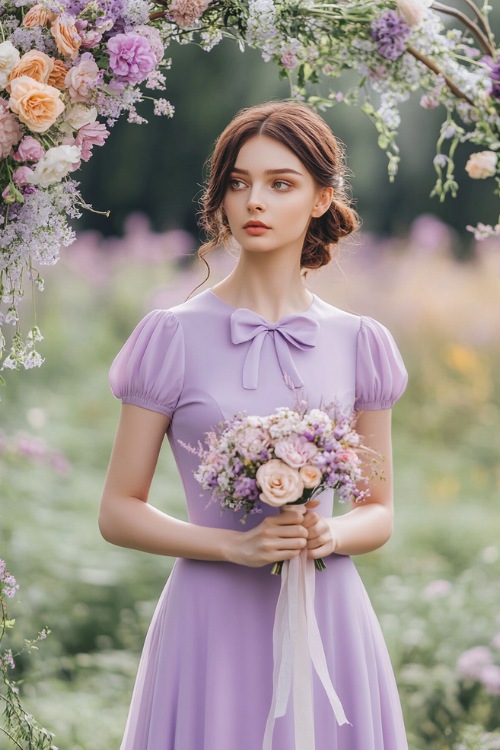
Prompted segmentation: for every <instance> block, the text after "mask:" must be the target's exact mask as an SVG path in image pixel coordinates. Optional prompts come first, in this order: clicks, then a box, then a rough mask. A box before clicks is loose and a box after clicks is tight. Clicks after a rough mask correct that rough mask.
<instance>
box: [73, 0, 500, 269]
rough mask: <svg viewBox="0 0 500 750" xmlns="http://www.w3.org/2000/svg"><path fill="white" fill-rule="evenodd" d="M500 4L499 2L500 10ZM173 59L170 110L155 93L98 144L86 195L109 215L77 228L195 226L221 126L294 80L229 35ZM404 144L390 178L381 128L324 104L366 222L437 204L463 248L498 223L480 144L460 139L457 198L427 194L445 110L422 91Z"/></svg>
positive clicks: (176, 50)
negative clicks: (477, 161) (163, 111)
mask: <svg viewBox="0 0 500 750" xmlns="http://www.w3.org/2000/svg"><path fill="white" fill-rule="evenodd" d="M499 11H500V8H499V9H497V12H498V15H500V12H499ZM167 56H168V57H171V59H172V69H171V70H170V71H169V72H168V74H167V91H166V92H161V94H160V95H161V96H165V97H166V98H168V99H169V100H170V101H171V103H172V104H173V105H174V107H175V110H176V113H175V115H174V117H173V118H172V119H166V118H164V117H154V116H153V115H152V106H148V105H151V102H146V103H145V105H143V109H142V111H141V114H143V115H144V116H145V117H147V118H148V120H149V123H148V124H147V125H141V126H138V125H130V124H128V123H127V122H126V121H122V122H119V123H118V124H117V125H116V126H115V127H114V128H113V129H112V131H111V135H110V137H109V139H108V141H107V143H106V145H105V147H104V148H102V149H99V148H96V149H95V150H94V156H93V158H92V159H91V161H90V162H89V163H88V164H86V165H84V168H83V170H82V175H81V184H82V191H83V195H84V197H85V199H86V200H87V201H88V202H89V203H91V204H92V205H93V207H94V208H95V209H98V210H110V212H111V213H110V217H109V218H107V219H106V218H104V217H102V216H99V215H96V214H92V213H90V212H85V213H84V216H83V217H82V219H81V220H80V222H79V225H78V226H79V228H80V229H98V230H99V231H101V232H102V233H103V234H105V235H110V234H114V235H120V234H122V231H123V223H124V220H125V219H126V217H127V215H128V214H129V213H131V212H137V211H139V212H142V213H144V214H145V215H146V216H148V217H149V219H150V221H151V224H152V226H153V228H154V229H155V230H157V231H162V230H165V229H170V228H182V229H186V230H188V231H189V232H191V233H192V234H193V235H194V236H195V237H197V236H198V229H197V224H196V213H197V210H198V199H199V197H200V194H201V189H202V184H203V180H204V176H205V170H204V165H205V162H206V160H207V158H208V156H209V155H210V152H211V149H212V147H213V144H214V142H215V139H216V138H217V136H218V134H219V133H220V132H221V130H222V129H223V128H224V127H225V125H226V124H227V123H228V121H229V120H230V119H231V117H232V116H233V115H234V114H235V113H236V112H237V111H238V110H239V109H241V108H242V107H246V106H249V105H252V104H256V103H260V102H264V101H267V100H269V99H276V98H282V97H287V96H288V95H289V93H290V88H289V83H288V81H280V80H279V79H278V72H277V69H276V68H275V67H274V66H273V64H272V63H264V62H263V61H262V59H261V57H260V52H257V51H255V50H250V49H248V50H246V51H245V52H244V53H241V52H240V50H239V48H238V47H237V45H236V44H235V43H234V42H231V41H228V40H226V41H224V42H222V43H221V44H220V45H218V46H217V47H216V48H215V49H214V50H213V51H212V52H210V53H207V52H204V51H203V50H201V49H200V48H198V47H196V46H195V45H183V46H181V45H172V46H171V47H170V48H169V49H168V50H167ZM401 115H402V124H401V128H400V137H399V146H400V150H401V164H400V170H399V174H398V175H397V177H396V179H395V181H394V182H393V183H390V182H389V179H388V176H387V162H386V156H385V154H384V152H383V151H381V150H380V149H379V148H378V146H377V134H376V132H375V129H374V128H373V126H372V125H371V123H370V122H369V121H368V120H367V118H366V117H365V115H363V114H362V113H361V112H360V111H359V110H357V109H354V108H350V107H348V106H346V105H344V104H338V105H336V106H335V107H334V108H332V109H331V110H328V111H327V112H325V113H323V116H324V117H325V119H326V120H327V121H328V123H329V124H330V126H331V127H332V129H333V130H334V132H335V133H336V134H337V135H338V136H339V137H340V139H341V140H342V141H343V142H344V144H345V145H346V148H347V161H348V165H349V168H350V170H351V171H352V173H353V177H352V191H353V196H354V199H355V203H356V206H357V209H358V211H359V212H360V214H361V217H362V220H363V226H364V229H365V230H366V231H370V232H375V233H377V234H386V235H393V236H403V235H404V234H405V233H406V232H407V229H408V227H409V225H410V224H411V222H412V221H413V220H414V219H415V217H417V216H418V215H420V214H422V213H432V214H434V215H435V216H438V217H439V218H441V219H442V220H443V221H444V222H446V223H447V224H449V225H450V226H451V227H453V228H455V229H456V231H457V253H458V254H459V255H460V254H463V255H464V256H466V255H467V254H468V252H469V249H470V247H471V245H472V242H473V240H472V235H471V234H470V233H469V232H467V231H466V229H465V227H466V225H467V224H469V223H470V224H476V223H477V222H478V221H484V222H486V223H495V222H496V221H497V219H498V212H499V201H498V197H496V196H494V195H493V180H492V179H489V180H484V181H478V180H475V181H474V180H471V179H469V177H468V176H467V174H466V173H465V172H464V165H465V162H466V160H467V158H468V156H469V155H470V153H471V152H472V151H474V150H477V148H476V149H475V148H474V147H473V146H468V145H466V146H462V147H461V148H460V149H459V154H458V157H457V160H456V171H457V176H458V181H459V183H460V190H459V193H458V196H457V198H456V199H455V200H453V199H451V198H448V199H447V200H446V201H445V202H444V203H440V202H439V200H438V199H436V198H430V197H429V194H430V192H431V190H432V187H433V185H434V181H435V173H434V167H433V163H432V160H433V156H434V154H435V144H436V140H437V138H438V135H439V127H440V124H441V121H442V119H443V110H442V108H439V109H437V110H435V111H425V110H423V109H422V108H421V107H420V105H419V94H418V93H417V94H416V95H414V96H413V98H412V99H411V101H409V102H407V103H405V104H404V105H403V106H402V107H401Z"/></svg>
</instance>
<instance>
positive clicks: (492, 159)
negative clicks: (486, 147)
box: [465, 151, 498, 180]
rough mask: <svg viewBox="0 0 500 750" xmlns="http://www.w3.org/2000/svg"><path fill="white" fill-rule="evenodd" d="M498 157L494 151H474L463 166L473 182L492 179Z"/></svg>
mask: <svg viewBox="0 0 500 750" xmlns="http://www.w3.org/2000/svg"><path fill="white" fill-rule="evenodd" d="M497 162H498V156H497V155H496V154H495V152H494V151H476V153H475V154H472V156H471V157H470V159H469V161H468V162H467V164H466V165H465V170H466V172H467V174H468V175H469V177H472V179H473V180H485V179H486V178H487V177H493V176H494V174H495V172H496V171H497Z"/></svg>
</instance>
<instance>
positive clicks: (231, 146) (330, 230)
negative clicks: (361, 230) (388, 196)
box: [198, 101, 359, 269]
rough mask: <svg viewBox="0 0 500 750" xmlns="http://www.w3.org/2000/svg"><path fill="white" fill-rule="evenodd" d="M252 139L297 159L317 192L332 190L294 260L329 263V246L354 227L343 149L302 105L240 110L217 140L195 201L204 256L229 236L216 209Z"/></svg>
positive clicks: (287, 103)
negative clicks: (203, 238)
mask: <svg viewBox="0 0 500 750" xmlns="http://www.w3.org/2000/svg"><path fill="white" fill-rule="evenodd" d="M256 135H266V136H268V137H269V138H274V139H275V140H276V141H278V142H279V143H283V144H284V145H285V146H287V147H288V148H289V149H290V150H291V151H292V152H293V153H294V154H295V156H297V157H298V159H300V161H301V162H302V164H303V165H304V166H305V168H306V169H307V171H308V172H309V173H310V175H311V176H312V177H313V179H314V180H315V181H316V183H317V185H318V186H319V187H333V189H334V197H333V201H332V203H331V206H330V207H329V209H328V210H327V211H326V213H325V214H323V216H320V217H318V218H313V219H311V223H310V225H309V229H308V232H307V235H306V238H305V241H304V247H303V249H302V255H301V258H300V265H301V268H306V269H312V268H320V267H321V266H324V265H326V264H327V263H329V261H330V260H331V251H332V247H333V245H336V244H337V243H338V241H339V240H340V239H342V237H347V235H349V234H351V232H353V231H354V230H355V229H357V227H358V226H359V221H358V216H357V214H356V212H355V211H354V210H353V209H352V208H351V206H350V200H349V198H348V197H347V194H346V185H345V176H346V173H347V168H346V166H345V161H344V151H343V146H342V144H341V143H340V141H339V140H338V139H337V138H336V137H335V136H334V134H333V133H332V131H331V130H330V128H329V127H328V125H327V124H326V122H325V121H324V120H323V119H322V118H321V117H320V116H319V115H317V114H316V113H315V112H314V111H313V110H311V109H310V108H309V107H308V106H306V105H305V104H299V103H298V102H293V101H277V102H268V103H267V104H258V105H256V106H254V107H249V108H248V109H243V110H241V111H240V112H239V113H238V114H237V115H236V116H235V117H234V118H233V120H232V121H231V122H230V123H229V125H228V126H227V127H226V128H225V130H224V131H223V132H222V133H221V135H220V136H219V139H218V140H217V143H216V144H215V148H214V151H213V154H212V157H211V159H210V161H209V175H208V180H207V185H206V189H205V192H204V193H203V196H202V199H201V205H202V210H201V212H200V226H201V228H202V229H204V231H205V232H206V235H207V241H206V242H205V243H204V244H203V245H202V246H201V247H200V249H199V251H198V254H199V256H200V258H201V259H202V260H203V261H204V262H205V263H206V261H205V258H204V255H206V254H207V253H209V252H210V251H211V250H213V249H214V248H216V247H220V246H221V245H224V244H226V243H227V242H228V241H229V240H230V239H231V237H232V235H231V232H230V229H229V225H228V222H227V219H226V216H225V214H224V211H223V209H222V202H223V200H224V197H225V194H226V191H227V187H228V183H229V177H230V175H231V172H232V170H233V168H234V165H235V162H236V159H237V156H238V153H239V151H240V149H241V147H242V146H243V145H244V144H245V143H246V142H247V141H248V140H250V138H253V137H254V136H256Z"/></svg>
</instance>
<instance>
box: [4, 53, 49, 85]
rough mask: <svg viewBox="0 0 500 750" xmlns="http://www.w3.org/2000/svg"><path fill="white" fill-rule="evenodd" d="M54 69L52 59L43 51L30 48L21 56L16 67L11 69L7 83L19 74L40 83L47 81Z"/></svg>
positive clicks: (18, 76)
mask: <svg viewBox="0 0 500 750" xmlns="http://www.w3.org/2000/svg"><path fill="white" fill-rule="evenodd" d="M53 69H54V60H53V59H52V58H51V57H49V56H48V55H46V54H45V52H39V51H38V50H37V49H32V50H30V51H29V52H26V54H25V55H23V56H22V57H21V59H20V60H19V62H18V63H17V65H16V67H15V68H14V69H13V70H11V72H10V75H9V83H11V82H12V81H13V80H14V78H20V77H21V76H29V77H30V78H33V79H34V80H35V81H40V83H48V80H49V76H50V74H51V73H52V71H53Z"/></svg>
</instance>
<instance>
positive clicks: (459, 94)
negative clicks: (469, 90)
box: [406, 44, 475, 107]
mask: <svg viewBox="0 0 500 750" xmlns="http://www.w3.org/2000/svg"><path fill="white" fill-rule="evenodd" d="M406 49H407V51H408V52H409V53H410V55H413V57H415V58H416V59H417V60H420V62H421V63H423V64H424V65H425V66H426V67H427V68H429V70H432V72H433V73H435V74H436V75H437V76H443V78H444V80H445V81H446V85H447V86H448V88H449V89H450V91H451V92H452V94H454V95H455V96H456V97H457V98H458V99H464V100H465V101H466V102H467V103H468V104H470V105H471V106H473V107H474V106H475V103H474V101H473V100H472V99H470V98H469V97H468V96H467V94H464V92H463V91H461V90H460V89H459V88H458V86H456V85H455V84H454V83H453V81H452V80H451V78H449V77H448V76H447V75H446V73H443V71H442V70H441V69H440V68H439V67H438V66H437V65H436V63H435V62H433V61H432V60H430V59H429V58H428V57H426V55H423V54H422V53H421V52H418V50H416V49H415V48H414V47H412V46H411V45H410V44H409V45H408V46H407V47H406Z"/></svg>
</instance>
